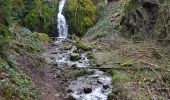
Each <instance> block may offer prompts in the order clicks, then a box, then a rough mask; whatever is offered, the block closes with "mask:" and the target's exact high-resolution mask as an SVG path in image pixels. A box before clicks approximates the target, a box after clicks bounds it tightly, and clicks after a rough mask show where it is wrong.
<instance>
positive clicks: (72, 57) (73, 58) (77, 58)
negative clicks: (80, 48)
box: [70, 53, 81, 61]
mask: <svg viewBox="0 0 170 100" xmlns="http://www.w3.org/2000/svg"><path fill="white" fill-rule="evenodd" d="M80 58H81V57H80V55H79V54H76V53H73V54H71V56H70V60H71V61H78V60H80Z"/></svg>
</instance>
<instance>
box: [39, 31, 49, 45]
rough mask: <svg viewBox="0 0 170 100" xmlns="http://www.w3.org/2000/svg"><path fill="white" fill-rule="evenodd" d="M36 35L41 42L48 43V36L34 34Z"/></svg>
mask: <svg viewBox="0 0 170 100" xmlns="http://www.w3.org/2000/svg"><path fill="white" fill-rule="evenodd" d="M36 35H37V38H38V39H39V40H40V41H41V42H44V43H48V42H49V41H50V38H49V36H48V35H47V34H45V33H36Z"/></svg>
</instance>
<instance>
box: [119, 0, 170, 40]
mask: <svg viewBox="0 0 170 100" xmlns="http://www.w3.org/2000/svg"><path fill="white" fill-rule="evenodd" d="M167 2H168V1H166V0H129V3H126V5H125V6H124V7H123V13H122V15H123V17H122V20H121V23H120V24H121V25H122V26H123V27H122V29H123V31H124V32H126V34H124V35H125V36H135V37H136V36H137V37H139V38H141V39H146V38H148V37H149V38H150V37H153V36H154V37H155V36H158V37H159V38H165V37H167V34H168V30H167V29H168V28H167V26H165V24H168V23H167V22H168V21H164V22H161V19H162V18H161V17H164V16H161V15H162V14H161V13H164V14H165V16H166V17H167V18H165V19H164V20H168V16H169V15H168V16H167V14H168V12H169V11H168V9H169V7H167V8H164V5H166V4H167ZM163 10H166V11H163ZM167 11H168V12H167ZM169 17H170V16H169ZM160 23H162V25H163V26H160V27H157V26H158V25H159V24H160ZM161 27H162V29H161ZM168 27H169V25H168ZM165 28H167V29H165ZM158 30H159V32H158ZM165 30H167V32H166V31H165ZM160 36H161V37H160Z"/></svg>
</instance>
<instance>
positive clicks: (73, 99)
mask: <svg viewBox="0 0 170 100" xmlns="http://www.w3.org/2000/svg"><path fill="white" fill-rule="evenodd" d="M68 100H76V99H75V98H74V97H73V96H72V95H69V97H68Z"/></svg>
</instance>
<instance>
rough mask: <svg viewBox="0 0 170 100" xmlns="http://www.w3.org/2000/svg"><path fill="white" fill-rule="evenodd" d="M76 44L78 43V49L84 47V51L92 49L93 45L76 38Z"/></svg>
mask: <svg viewBox="0 0 170 100" xmlns="http://www.w3.org/2000/svg"><path fill="white" fill-rule="evenodd" d="M74 44H75V45H76V47H77V49H82V50H84V51H90V50H92V47H91V46H90V45H87V44H85V43H83V41H81V40H76V41H75V43H74Z"/></svg>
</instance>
